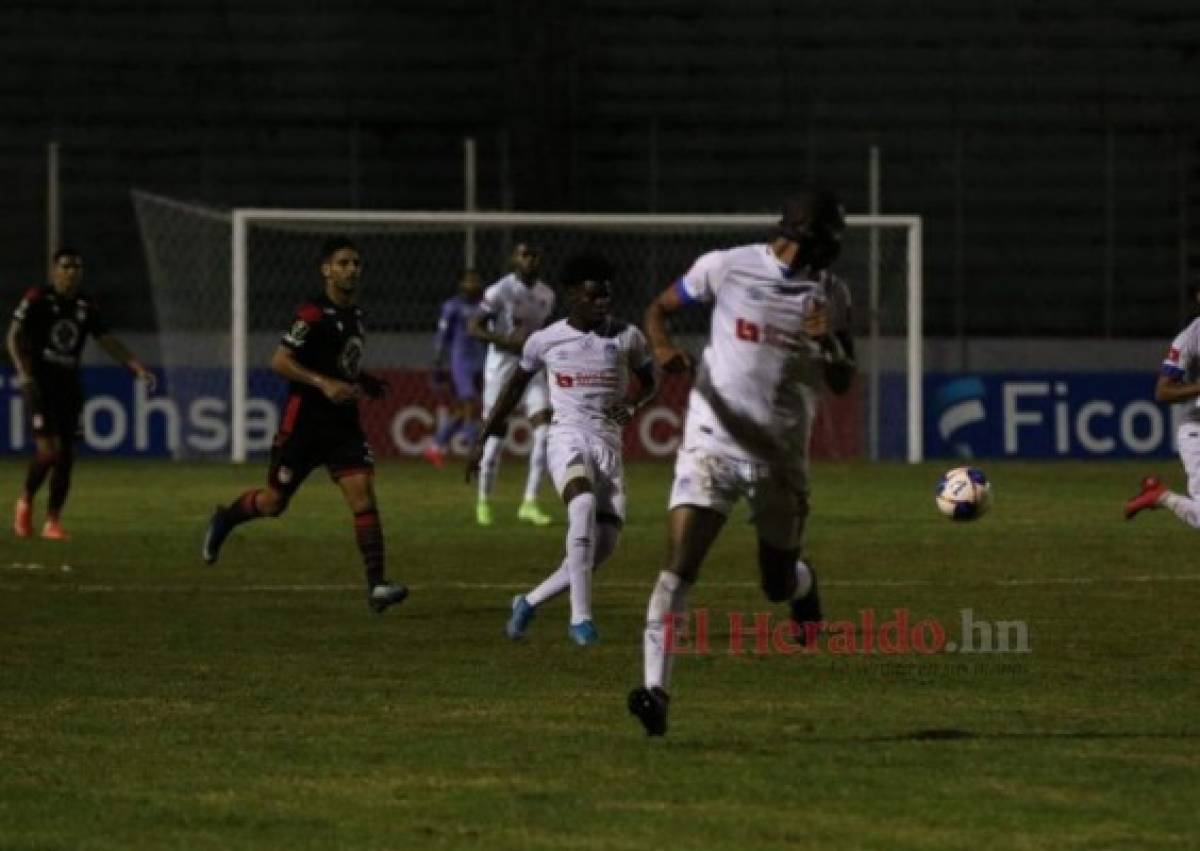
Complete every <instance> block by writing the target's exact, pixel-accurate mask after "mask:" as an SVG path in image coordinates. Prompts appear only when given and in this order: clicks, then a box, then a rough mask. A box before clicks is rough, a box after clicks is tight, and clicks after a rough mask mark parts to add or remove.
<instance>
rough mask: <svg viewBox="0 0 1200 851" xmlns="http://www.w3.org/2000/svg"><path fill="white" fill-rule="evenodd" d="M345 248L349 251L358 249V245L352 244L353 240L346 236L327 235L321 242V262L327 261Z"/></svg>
mask: <svg viewBox="0 0 1200 851" xmlns="http://www.w3.org/2000/svg"><path fill="white" fill-rule="evenodd" d="M347 248H349V249H350V250H351V251H358V246H357V245H355V244H354V240H352V239H350V238H349V237H347V236H331V237H329V239H327V240H325V241H324V242H323V243H321V262H322V263H328V262H329V261H330V259H331V258H332V257H333V255H335V254H337V253H338V252H339V251H343V250H345V249H347Z"/></svg>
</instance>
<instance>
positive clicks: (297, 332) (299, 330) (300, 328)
mask: <svg viewBox="0 0 1200 851" xmlns="http://www.w3.org/2000/svg"><path fill="white" fill-rule="evenodd" d="M308 328H309V325H308V323H307V322H305V321H304V320H303V319H297V320H296V321H295V322H293V323H292V329H291V330H290V331H288V333H287V336H288V340H290V341H291V342H292V343H294V344H295V345H297V346H299V345H301V344H302V343H303V342H304V338H305V337H307V336H308Z"/></svg>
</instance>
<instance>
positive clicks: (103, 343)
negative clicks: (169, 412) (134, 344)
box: [96, 334, 158, 393]
mask: <svg viewBox="0 0 1200 851" xmlns="http://www.w3.org/2000/svg"><path fill="white" fill-rule="evenodd" d="M96 342H98V343H99V344H100V348H102V349H104V351H106V352H108V356H109V357H110V358H112V359H113V360H115V361H116V362H117V363H119V364H121V365H122V366H123V367H125V368H126V369H128V370H129V371H130V372H132V373H133V374H134V376H136V377H137V380H138V381H140V382H142V383H143V384H145V385H146V389H147V390H148V391H149V392H151V393H153V392H154V388H155V387H157V386H158V379H157V378H156V377H155V375H154V373H153V372H151V371H150V370H148V369H146V367H144V366H143V365H142V362H141V361H140V360H138V359H137V358H136V357H134V355H133V352H131V351H129V349H128V348H127V347H126V346H125V344H124V343H122V342H121V341H120V340H118V339H117V338H116V337H114V336H113V335H112V334H101V335H100V336H99V337H98V338H96Z"/></svg>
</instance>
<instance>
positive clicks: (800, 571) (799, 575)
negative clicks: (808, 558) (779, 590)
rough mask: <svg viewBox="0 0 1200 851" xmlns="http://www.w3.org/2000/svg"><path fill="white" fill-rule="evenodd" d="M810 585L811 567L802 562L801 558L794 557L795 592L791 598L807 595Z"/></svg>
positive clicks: (811, 583) (798, 598)
mask: <svg viewBox="0 0 1200 851" xmlns="http://www.w3.org/2000/svg"><path fill="white" fill-rule="evenodd" d="M812 587H813V573H812V569H811V568H810V567H809V566H808V565H807V564H805V563H804V560H803V559H796V593H795V594H793V595H792V599H793V600H802V599H804V598H805V597H807V596H808V592H809V591H811V590H812Z"/></svg>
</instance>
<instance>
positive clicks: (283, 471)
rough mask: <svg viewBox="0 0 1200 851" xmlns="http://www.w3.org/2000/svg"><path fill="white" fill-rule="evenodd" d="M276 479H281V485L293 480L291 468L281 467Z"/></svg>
mask: <svg viewBox="0 0 1200 851" xmlns="http://www.w3.org/2000/svg"><path fill="white" fill-rule="evenodd" d="M275 477H276V478H277V479H279V484H281V485H286V484H287V483H288V482H290V481H291V480H292V470H291V468H290V467H280V468H279V472H278V473H276V474H275Z"/></svg>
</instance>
